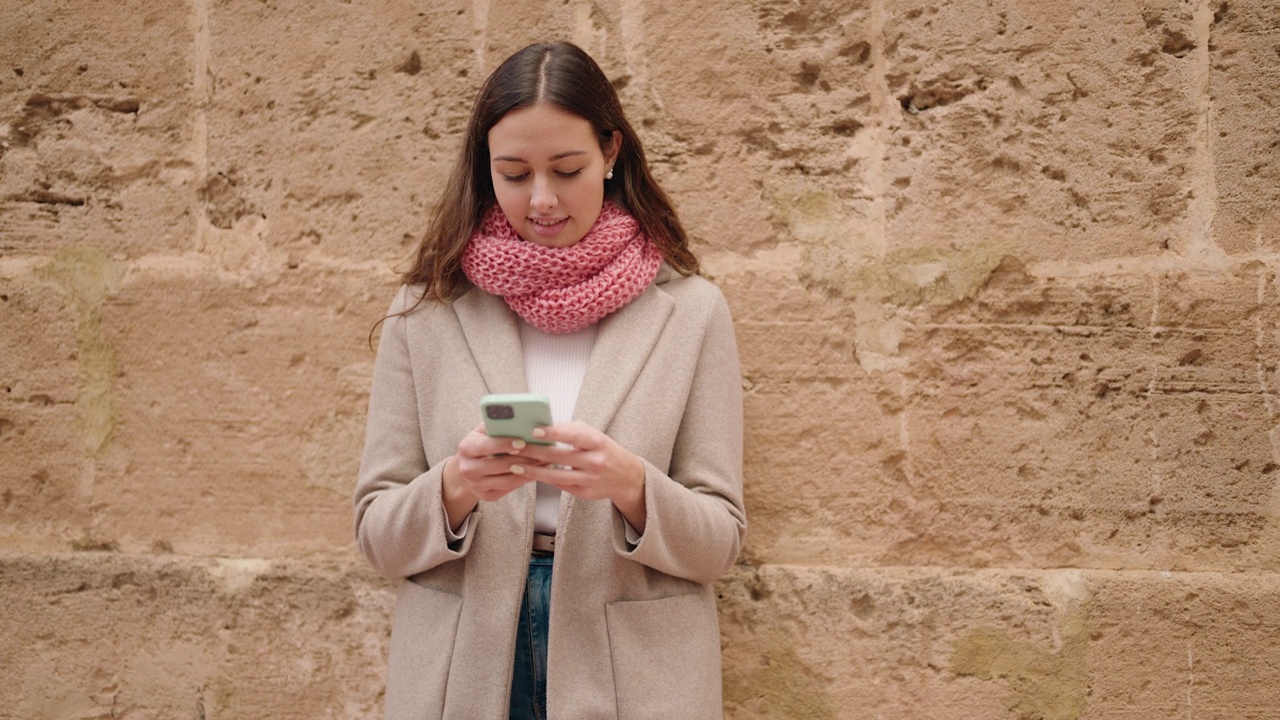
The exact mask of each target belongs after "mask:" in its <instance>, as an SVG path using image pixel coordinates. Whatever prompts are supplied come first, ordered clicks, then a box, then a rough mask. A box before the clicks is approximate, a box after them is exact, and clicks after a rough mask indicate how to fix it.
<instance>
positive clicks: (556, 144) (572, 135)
mask: <svg viewBox="0 0 1280 720" xmlns="http://www.w3.org/2000/svg"><path fill="white" fill-rule="evenodd" d="M620 140H621V133H618V132H614V134H613V143H612V147H610V148H609V153H608V154H606V153H605V152H604V151H602V150H601V149H600V143H599V141H598V140H597V138H596V134H595V132H594V130H592V128H591V123H589V122H587V121H586V120H585V119H584V118H582V117H579V116H578V115H574V114H573V113H571V112H568V111H566V110H562V109H560V108H558V107H556V106H555V105H551V104H547V103H540V104H537V105H530V106H527V107H523V108H520V109H518V110H512V111H511V112H509V113H507V114H506V115H504V116H503V117H502V119H501V120H499V121H498V123H497V124H496V125H494V126H493V128H492V129H491V130H489V174H490V176H491V177H492V178H493V192H494V195H496V196H497V198H498V206H499V207H501V208H502V214H503V215H506V216H507V221H508V222H510V223H511V226H512V227H514V228H515V230H516V232H517V233H519V234H520V237H522V238H524V239H525V240H527V241H529V242H532V243H538V244H539V245H546V246H549V247H569V246H570V245H573V244H574V243H576V242H578V241H579V240H581V239H582V237H583V236H584V235H586V234H587V231H588V230H590V229H591V226H592V225H594V224H595V222H596V218H598V217H599V216H600V208H601V207H602V206H603V205H604V174H605V173H606V172H608V171H609V169H610V168H612V167H613V163H614V161H615V160H616V159H617V157H618V147H619V143H620Z"/></svg>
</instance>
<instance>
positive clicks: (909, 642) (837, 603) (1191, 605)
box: [720, 565, 1280, 720]
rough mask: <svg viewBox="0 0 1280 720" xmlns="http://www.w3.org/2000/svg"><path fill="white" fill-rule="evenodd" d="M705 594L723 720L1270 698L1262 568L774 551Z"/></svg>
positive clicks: (1001, 713) (1190, 708) (1247, 710)
mask: <svg viewBox="0 0 1280 720" xmlns="http://www.w3.org/2000/svg"><path fill="white" fill-rule="evenodd" d="M720 598H721V606H720V607H721V610H720V612H721V623H722V637H723V646H724V653H725V663H726V668H725V700H726V702H725V705H726V711H727V712H726V715H727V716H728V717H731V718H735V720H743V719H746V718H814V719H817V718H852V717H885V718H897V717H941V716H945V717H948V718H959V719H962V720H964V719H968V718H974V719H975V720H976V719H977V718H995V717H1010V718H1043V719H1044V720H1066V719H1068V718H1072V719H1074V718H1134V719H1135V720H1136V718H1150V717H1185V716H1186V715H1188V714H1190V715H1193V716H1195V717H1214V718H1228V717H1244V718H1264V717H1270V715H1271V714H1272V713H1274V708H1275V704H1276V702H1278V701H1280V691H1278V690H1277V689H1276V688H1277V687H1278V685H1277V683H1278V682H1280V675H1278V674H1277V673H1278V671H1277V668H1276V665H1275V663H1272V662H1269V661H1268V660H1265V659H1263V658H1266V657H1269V656H1270V645H1271V641H1270V637H1269V636H1270V635H1272V634H1274V633H1275V632H1276V631H1277V619H1276V618H1277V613H1280V585H1278V584H1277V583H1276V581H1275V579H1274V576H1269V579H1266V580H1264V579H1262V578H1258V577H1252V578H1248V577H1241V576H1236V575H1229V574H1219V573H1204V574H1197V573H1187V574H1172V573H1156V572H1145V573H1144V572H1108V571H1080V570H1040V571H1026V572H1016V571H978V572H974V571H944V570H939V569H924V568H916V569H880V570H874V569H843V570H841V569H834V568H810V567H796V566H779V565H773V566H763V567H759V568H746V567H743V568H740V569H739V570H737V571H735V572H734V573H733V574H732V575H731V576H730V577H729V578H727V579H726V580H725V581H722V582H721V584H720Z"/></svg>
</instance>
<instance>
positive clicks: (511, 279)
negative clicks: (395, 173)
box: [462, 202, 662, 333]
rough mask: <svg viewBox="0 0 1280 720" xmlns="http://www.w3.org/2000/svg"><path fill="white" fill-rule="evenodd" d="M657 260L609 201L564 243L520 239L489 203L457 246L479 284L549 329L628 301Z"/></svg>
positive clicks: (635, 226) (577, 325)
mask: <svg viewBox="0 0 1280 720" xmlns="http://www.w3.org/2000/svg"><path fill="white" fill-rule="evenodd" d="M661 263H662V254H661V253H660V252H658V249H657V248H656V247H654V245H653V243H651V242H649V239H648V238H646V237H645V235H644V233H642V232H640V224H639V223H637V222H636V219H635V218H633V217H631V215H630V214H629V213H627V211H626V210H623V209H622V208H620V207H618V206H617V205H615V204H613V203H610V202H606V203H605V204H604V207H603V208H602V209H601V211H600V217H599V218H598V219H597V220H596V222H595V224H594V225H592V226H591V229H590V230H588V231H587V234H586V235H585V236H584V237H583V238H582V239H581V240H579V241H578V242H576V243H574V244H573V245H570V246H569V247H565V248H555V247H547V246H545V245H539V244H537V243H532V242H528V241H527V240H524V239H522V238H521V237H520V236H519V235H518V234H517V233H516V231H515V228H513V227H511V223H509V222H507V218H506V216H505V215H503V214H502V210H501V209H500V208H499V207H498V206H497V205H494V206H493V208H491V209H490V210H489V212H487V213H486V214H485V216H484V219H483V220H482V221H481V223H480V230H479V231H477V232H476V234H475V235H473V236H472V237H471V241H470V242H468V243H467V247H466V250H464V251H463V254H462V270H463V272H465V273H466V274H467V277H468V278H469V279H470V280H471V282H473V283H475V285H476V287H479V288H480V289H481V290H484V291H486V292H488V293H492V294H494V295H499V296H501V297H502V298H503V299H504V300H506V301H507V305H509V306H510V307H511V309H512V310H513V311H515V313H516V314H517V315H519V316H520V317H522V318H524V319H525V321H527V322H528V323H529V324H530V325H533V326H534V327H536V328H538V329H540V330H543V331H546V332H549V333H568V332H573V331H575V330H581V329H583V328H585V327H587V326H588V325H591V324H592V323H594V322H596V321H597V320H599V319H600V318H603V317H604V316H606V315H608V314H609V313H611V312H613V311H615V310H617V309H618V308H620V307H622V306H623V305H626V304H627V303H629V302H631V301H632V300H634V299H635V298H636V297H637V296H639V295H640V293H642V292H644V289H645V288H646V287H648V286H649V283H651V282H653V278H654V277H656V276H657V274H658V266H659V265H660V264H661Z"/></svg>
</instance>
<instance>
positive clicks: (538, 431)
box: [532, 428, 547, 438]
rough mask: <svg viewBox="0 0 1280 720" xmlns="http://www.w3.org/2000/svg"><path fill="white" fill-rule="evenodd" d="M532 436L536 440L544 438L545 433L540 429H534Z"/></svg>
mask: <svg viewBox="0 0 1280 720" xmlns="http://www.w3.org/2000/svg"><path fill="white" fill-rule="evenodd" d="M532 435H533V436H534V437H536V438H540V437H546V436H547V431H546V430H543V429H542V428H534V429H533V433H532Z"/></svg>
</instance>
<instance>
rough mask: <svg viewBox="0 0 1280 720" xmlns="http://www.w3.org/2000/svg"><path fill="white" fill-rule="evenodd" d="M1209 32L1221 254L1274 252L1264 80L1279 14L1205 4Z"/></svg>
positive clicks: (1277, 229) (1273, 167)
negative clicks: (1208, 11) (1209, 14)
mask: <svg viewBox="0 0 1280 720" xmlns="http://www.w3.org/2000/svg"><path fill="white" fill-rule="evenodd" d="M1212 8H1213V23H1212V25H1211V28H1210V34H1209V63H1210V64H1209V71H1208V73H1209V99H1210V100H1209V106H1210V108H1211V115H1210V121H1209V125H1210V128H1211V132H1210V134H1209V137H1208V142H1209V147H1210V149H1211V151H1212V153H1213V160H1214V162H1213V173H1214V183H1215V190H1216V193H1217V214H1216V217H1215V220H1214V223H1215V234H1216V236H1217V239H1218V243H1219V244H1220V245H1221V246H1222V247H1223V249H1225V250H1226V251H1227V252H1231V253H1253V252H1275V250H1276V246H1277V240H1276V239H1277V238H1280V220H1277V218H1276V213H1275V188H1276V186H1277V185H1278V184H1280V158H1278V155H1280V154H1278V153H1277V148H1280V130H1278V129H1277V128H1276V125H1275V123H1274V122H1271V118H1272V117H1273V116H1274V111H1273V110H1272V108H1274V107H1276V105H1277V104H1278V103H1280V90H1277V87H1276V84H1275V83H1274V82H1273V81H1272V80H1273V79H1274V77H1275V70H1274V64H1275V59H1276V53H1277V50H1278V49H1280V36H1277V31H1276V28H1277V27H1280V12H1278V11H1277V9H1276V8H1275V7H1274V6H1272V5H1270V4H1269V3H1227V2H1220V3H1213V4H1212Z"/></svg>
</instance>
